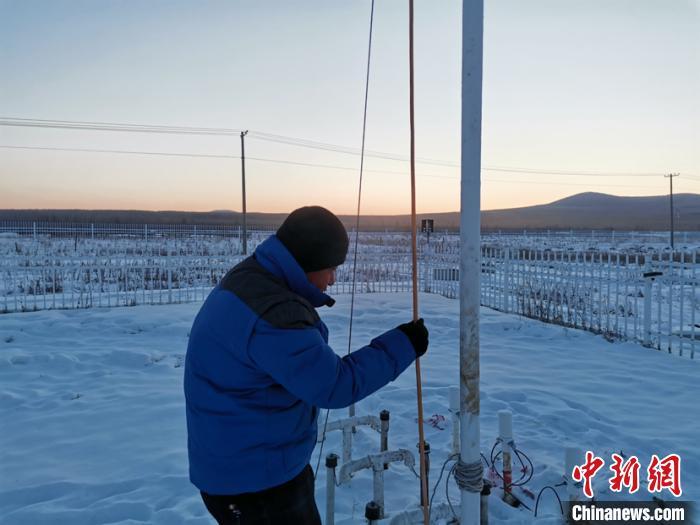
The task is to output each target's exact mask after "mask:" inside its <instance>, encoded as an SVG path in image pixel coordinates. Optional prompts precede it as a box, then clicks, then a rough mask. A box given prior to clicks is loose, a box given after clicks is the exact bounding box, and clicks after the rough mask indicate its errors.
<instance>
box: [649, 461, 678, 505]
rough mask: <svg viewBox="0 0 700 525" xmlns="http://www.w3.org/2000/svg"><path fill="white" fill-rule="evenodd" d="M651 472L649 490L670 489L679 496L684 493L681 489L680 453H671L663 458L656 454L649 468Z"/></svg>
mask: <svg viewBox="0 0 700 525" xmlns="http://www.w3.org/2000/svg"><path fill="white" fill-rule="evenodd" d="M647 473H648V474H649V478H648V480H649V492H661V491H662V490H663V489H668V490H669V491H670V492H671V494H673V495H674V496H676V497H677V498H679V497H680V496H681V494H683V490H682V489H681V457H680V456H679V455H678V454H669V455H668V456H666V457H665V458H663V459H659V456H657V455H656V454H654V455H653V456H651V462H650V463H649V468H648V469H647Z"/></svg>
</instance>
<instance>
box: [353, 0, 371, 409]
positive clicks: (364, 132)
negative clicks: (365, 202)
mask: <svg viewBox="0 0 700 525" xmlns="http://www.w3.org/2000/svg"><path fill="white" fill-rule="evenodd" d="M373 25H374V0H372V7H371V8H370V16H369V44H368V46H367V73H366V75H365V108H364V114H363V117H362V146H361V149H360V182H359V185H358V188H357V218H356V221H355V247H354V251H353V258H352V293H351V294H350V328H349V332H348V355H350V352H351V351H352V322H353V318H354V315H353V314H354V312H355V289H356V285H357V243H358V240H359V238H360V203H361V202H362V174H363V170H364V165H365V137H366V135H367V101H368V99H369V71H370V65H371V58H372V26H373ZM348 414H349V416H350V417H354V416H355V405H354V404H352V405H350V407H349V410H348Z"/></svg>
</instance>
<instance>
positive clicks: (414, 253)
mask: <svg viewBox="0 0 700 525" xmlns="http://www.w3.org/2000/svg"><path fill="white" fill-rule="evenodd" d="M408 63H409V68H408V69H409V120H410V128H411V259H412V267H413V271H412V277H413V320H414V321H417V320H418V249H417V247H416V233H417V232H416V123H415V115H414V113H415V112H414V102H413V99H414V93H413V92H414V89H413V0H408ZM421 384H422V381H421V372H420V358H417V359H416V398H417V403H418V448H419V450H420V478H421V506H422V507H423V521H424V523H425V525H428V524H429V523H430V516H429V512H430V509H429V505H428V476H427V472H426V457H425V437H424V435H423V391H422V386H421Z"/></svg>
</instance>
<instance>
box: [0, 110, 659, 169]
mask: <svg viewBox="0 0 700 525" xmlns="http://www.w3.org/2000/svg"><path fill="white" fill-rule="evenodd" d="M0 126H18V127H35V128H55V129H77V130H88V131H119V132H136V133H168V134H188V135H218V136H239V135H240V133H241V131H240V130H235V129H230V128H206V127H189V126H162V125H150V124H148V125H147V124H128V123H116V122H84V121H69V120H43V119H25V118H14V117H0ZM248 136H249V137H250V138H257V139H259V140H263V141H268V142H276V143H281V144H287V145H290V146H297V147H303V148H311V149H316V150H324V151H332V152H335V153H344V154H348V155H360V154H361V151H360V150H359V149H357V148H351V147H346V146H341V145H338V144H330V143H326V142H319V141H314V140H309V139H302V138H297V137H289V136H285V135H276V134H273V133H265V132H262V131H251V132H250V134H249V135H248ZM365 155H366V156H369V157H374V158H380V159H385V160H392V161H397V162H408V161H409V159H408V157H406V156H403V155H397V154H393V153H386V152H380V151H369V150H368V151H365ZM416 161H417V162H419V163H421V164H430V165H435V166H442V167H449V168H459V167H460V166H459V164H458V163H455V162H450V161H445V160H439V159H428V158H418V159H416ZM482 169H483V170H485V171H497V172H505V173H528V174H540V175H560V176H572V177H576V176H586V177H658V176H659V175H663V173H630V172H622V173H620V172H608V171H597V172H594V171H573V170H553V169H538V168H522V167H509V166H484V167H483V168H482ZM367 171H369V170H367ZM385 173H386V172H385ZM446 178H447V177H446Z"/></svg>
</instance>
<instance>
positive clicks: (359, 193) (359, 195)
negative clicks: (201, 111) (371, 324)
mask: <svg viewBox="0 0 700 525" xmlns="http://www.w3.org/2000/svg"><path fill="white" fill-rule="evenodd" d="M373 25H374V0H372V6H371V8H370V15H369V44H368V46H367V74H366V77H365V108H364V115H363V117H362V149H361V150H360V181H359V184H358V188H357V219H356V222H355V245H354V253H353V260H352V293H351V295H350V326H349V330H348V355H350V351H351V349H352V324H353V318H354V313H355V289H356V282H357V242H358V239H359V238H360V204H361V202H362V175H363V172H364V161H365V136H366V132H367V100H368V99H369V72H370V64H371V62H370V59H371V57H372V27H373ZM330 412H331V411H330V409H329V410H326V417H325V418H324V422H323V438H322V439H321V449H320V451H319V453H318V462H317V463H316V470H315V471H314V479H316V476H317V475H318V467H319V465H320V464H321V455H322V454H323V444H324V443H325V441H326V428H327V427H328V416H329V414H330ZM348 413H349V416H350V417H355V405H354V404H353V405H350V407H349V410H348Z"/></svg>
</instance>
